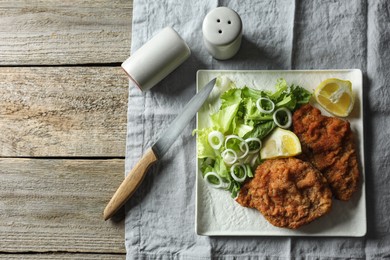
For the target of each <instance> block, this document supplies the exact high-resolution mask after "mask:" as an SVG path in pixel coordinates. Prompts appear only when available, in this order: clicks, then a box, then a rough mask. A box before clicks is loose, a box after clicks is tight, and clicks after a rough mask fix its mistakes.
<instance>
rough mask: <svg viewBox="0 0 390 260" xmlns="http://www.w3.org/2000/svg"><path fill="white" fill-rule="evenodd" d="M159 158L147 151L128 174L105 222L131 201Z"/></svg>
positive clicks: (118, 190)
mask: <svg viewBox="0 0 390 260" xmlns="http://www.w3.org/2000/svg"><path fill="white" fill-rule="evenodd" d="M157 160H158V158H157V156H156V154H155V153H154V151H153V149H152V148H149V149H147V150H146V152H145V154H144V155H143V156H142V158H141V159H140V160H139V161H138V162H137V164H136V165H135V166H134V168H133V169H131V170H130V172H129V174H127V176H126V178H125V179H124V181H123V182H122V183H121V185H120V186H119V188H118V189H117V190H116V192H115V194H114V195H113V197H112V198H111V200H110V202H109V203H108V205H107V206H106V208H105V209H104V212H103V218H104V219H105V220H107V219H109V218H111V217H112V216H113V215H114V214H115V213H116V212H117V211H118V210H120V209H121V208H122V207H123V205H125V203H126V202H127V201H128V200H129V199H130V197H131V196H132V195H133V193H134V192H135V191H136V190H137V188H138V187H139V185H140V184H141V183H142V181H143V179H144V178H145V176H146V174H147V172H148V169H149V168H150V167H151V166H152V165H153V164H155V163H156V162H157Z"/></svg>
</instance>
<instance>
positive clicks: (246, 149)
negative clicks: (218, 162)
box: [225, 135, 249, 159]
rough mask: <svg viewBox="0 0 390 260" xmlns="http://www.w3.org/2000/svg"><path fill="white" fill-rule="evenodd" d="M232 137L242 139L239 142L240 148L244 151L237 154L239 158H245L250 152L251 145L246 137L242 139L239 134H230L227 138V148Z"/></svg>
mask: <svg viewBox="0 0 390 260" xmlns="http://www.w3.org/2000/svg"><path fill="white" fill-rule="evenodd" d="M231 139H237V140H239V141H240V144H239V148H240V150H241V152H242V154H240V155H238V154H237V156H238V157H237V158H238V159H242V158H244V157H245V156H247V155H248V152H249V146H248V144H247V143H246V142H245V140H244V139H242V138H241V137H239V136H238V135H228V136H227V137H226V139H225V147H226V148H227V147H228V142H229V141H230V140H231Z"/></svg>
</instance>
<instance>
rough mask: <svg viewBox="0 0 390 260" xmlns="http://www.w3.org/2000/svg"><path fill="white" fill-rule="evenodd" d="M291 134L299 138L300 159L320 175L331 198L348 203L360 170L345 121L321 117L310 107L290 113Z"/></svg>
mask: <svg viewBox="0 0 390 260" xmlns="http://www.w3.org/2000/svg"><path fill="white" fill-rule="evenodd" d="M293 132H294V133H295V134H296V135H297V136H298V138H299V140H300V142H301V146H302V153H303V154H302V155H301V157H300V158H303V159H305V160H307V161H309V162H311V163H312V164H313V165H314V166H315V167H316V168H317V169H318V170H320V171H321V172H322V174H323V175H324V176H325V178H326V180H327V181H328V183H329V185H330V188H331V190H332V193H333V195H334V196H335V198H336V199H339V200H344V201H346V200H349V199H350V198H351V196H352V194H353V193H354V192H355V191H356V190H357V188H358V183H359V169H358V163H357V156H356V151H355V145H354V140H353V133H352V131H351V127H350V124H349V122H348V121H344V120H341V119H339V118H335V117H327V116H323V115H321V111H320V110H319V109H317V108H314V107H313V106H311V105H310V104H307V105H304V106H302V107H300V108H299V109H298V110H296V111H295V112H294V114H293Z"/></svg>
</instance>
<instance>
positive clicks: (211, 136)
mask: <svg viewBox="0 0 390 260" xmlns="http://www.w3.org/2000/svg"><path fill="white" fill-rule="evenodd" d="M216 139H217V142H215V140H216ZM223 139H224V136H223V134H222V133H221V132H219V131H212V132H210V133H209V136H208V141H209V144H210V146H211V147H212V148H213V149H214V150H218V149H219V148H221V147H222V145H223Z"/></svg>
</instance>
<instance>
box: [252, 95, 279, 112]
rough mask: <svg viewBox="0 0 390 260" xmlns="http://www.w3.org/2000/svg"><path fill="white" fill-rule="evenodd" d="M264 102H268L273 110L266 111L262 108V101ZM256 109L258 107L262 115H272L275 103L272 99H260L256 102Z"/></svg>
mask: <svg viewBox="0 0 390 260" xmlns="http://www.w3.org/2000/svg"><path fill="white" fill-rule="evenodd" d="M262 100H265V101H267V102H268V103H269V104H270V105H271V108H270V109H269V110H267V109H264V108H263V107H262V106H261V101H262ZM256 107H257V109H258V110H259V111H260V112H261V113H265V114H271V113H272V112H273V111H274V109H275V104H274V102H272V100H271V99H269V98H266V97H261V98H259V99H258V100H257V101H256Z"/></svg>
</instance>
